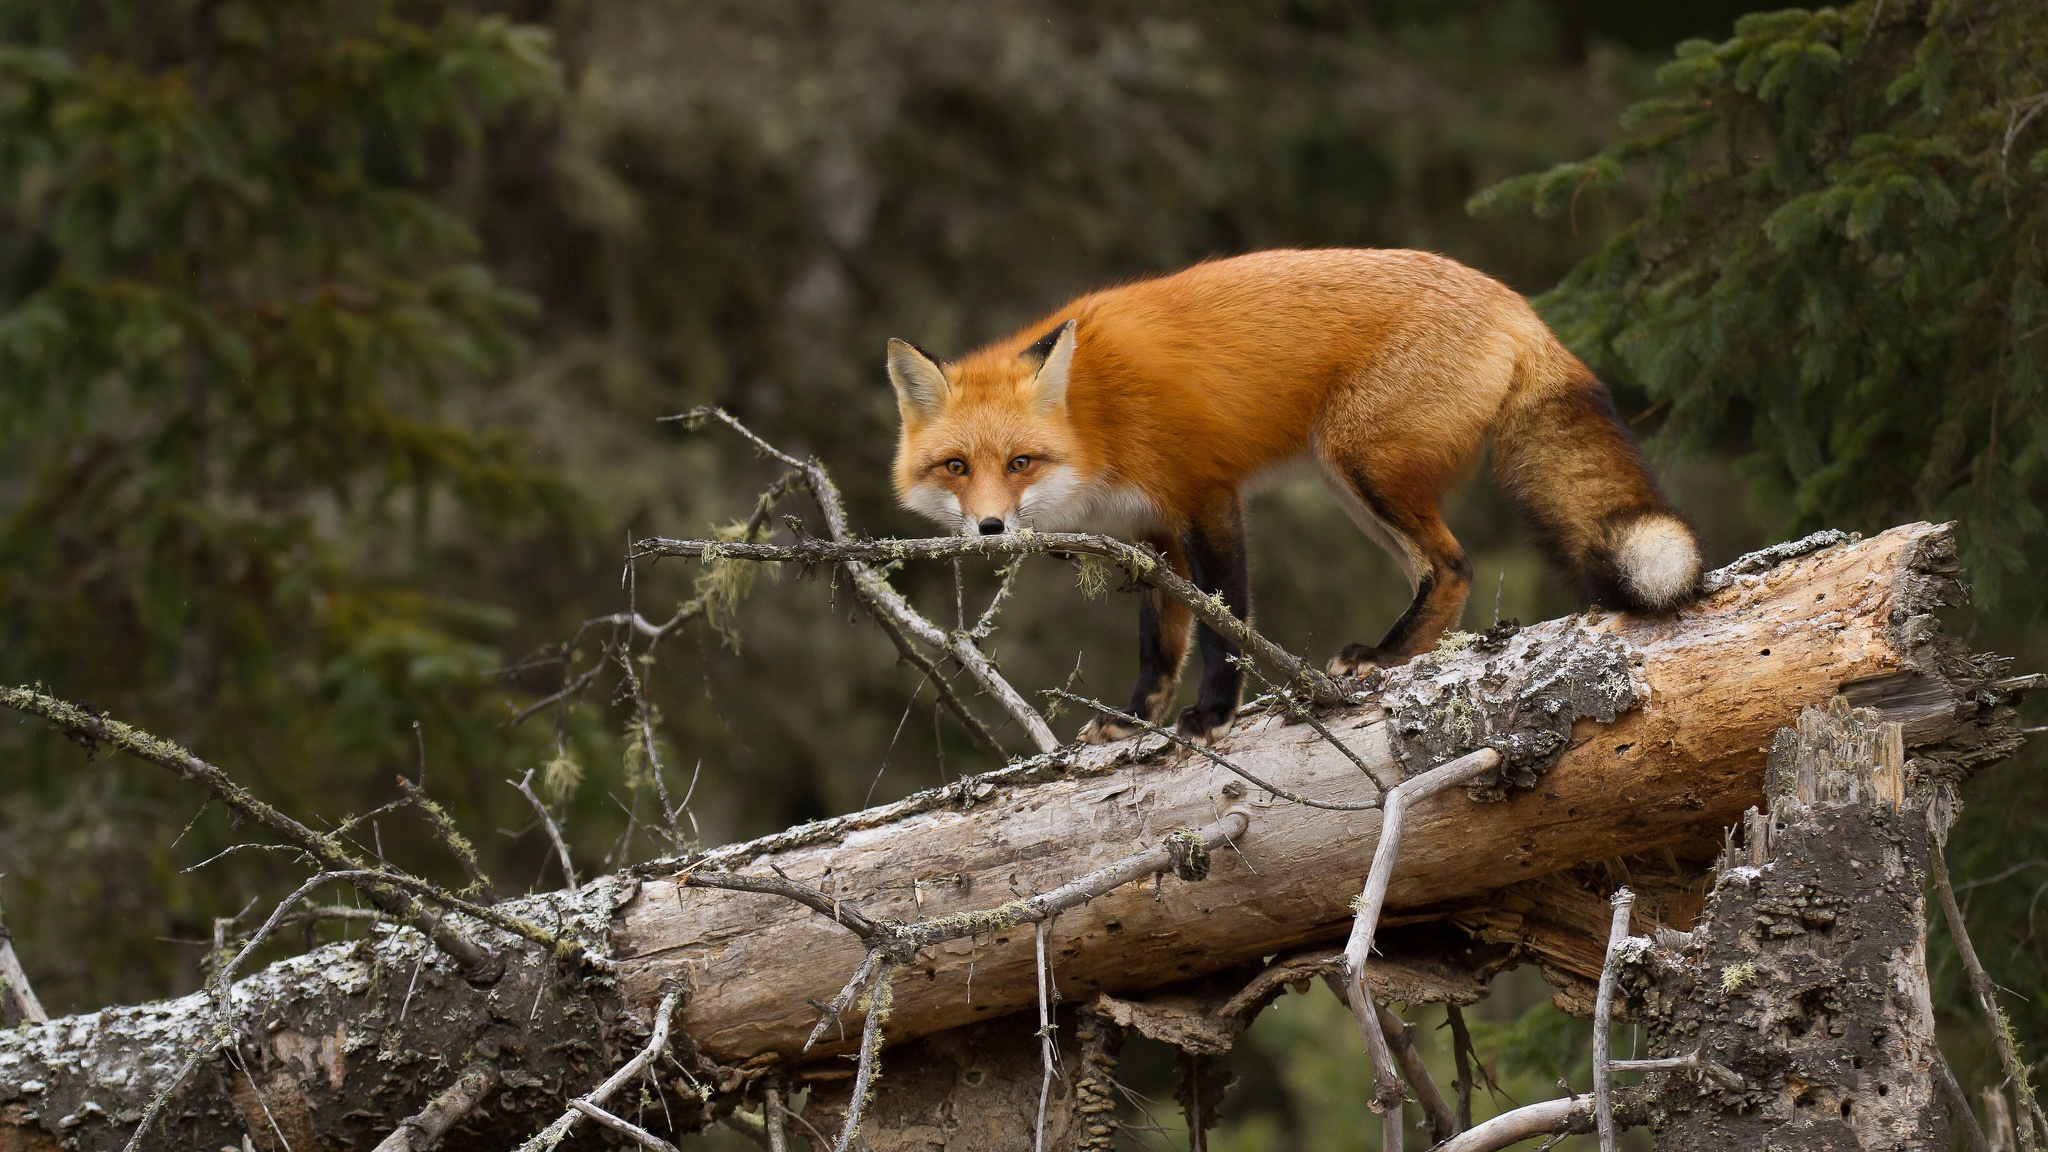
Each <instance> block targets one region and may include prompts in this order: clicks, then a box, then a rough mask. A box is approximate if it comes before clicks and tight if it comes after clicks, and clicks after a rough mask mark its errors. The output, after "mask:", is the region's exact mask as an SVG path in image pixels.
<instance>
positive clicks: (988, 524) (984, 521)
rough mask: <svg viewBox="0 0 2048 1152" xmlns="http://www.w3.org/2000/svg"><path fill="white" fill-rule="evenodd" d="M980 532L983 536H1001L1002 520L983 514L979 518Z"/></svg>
mask: <svg viewBox="0 0 2048 1152" xmlns="http://www.w3.org/2000/svg"><path fill="white" fill-rule="evenodd" d="M981 534H982V535H983V536H1001V535H1002V534H1003V522H1002V521H1001V520H998V519H996V518H995V517H993V516H983V517H982V518H981Z"/></svg>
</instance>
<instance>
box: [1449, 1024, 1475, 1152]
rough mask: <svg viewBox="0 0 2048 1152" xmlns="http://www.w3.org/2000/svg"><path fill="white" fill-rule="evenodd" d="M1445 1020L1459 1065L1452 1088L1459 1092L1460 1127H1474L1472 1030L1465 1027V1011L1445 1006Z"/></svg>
mask: <svg viewBox="0 0 2048 1152" xmlns="http://www.w3.org/2000/svg"><path fill="white" fill-rule="evenodd" d="M1444 1018H1445V1021H1446V1022H1447V1023H1449V1024H1450V1026H1451V1058H1452V1059H1453V1060H1454V1061H1455V1062H1456V1063H1457V1066H1458V1078H1457V1079H1456V1080H1455V1081H1452V1084H1451V1086H1452V1087H1453V1088H1455V1089H1457V1092H1458V1126H1459V1127H1460V1128H1470V1127H1471V1126H1472V1065H1473V1064H1475V1063H1477V1060H1476V1059H1475V1057H1476V1055H1477V1054H1476V1053H1475V1052H1474V1051H1473V1048H1472V1030H1471V1029H1469V1028H1467V1027H1465V1010H1464V1009H1462V1008H1460V1007H1458V1006H1457V1005H1456V1004H1445V1005H1444Z"/></svg>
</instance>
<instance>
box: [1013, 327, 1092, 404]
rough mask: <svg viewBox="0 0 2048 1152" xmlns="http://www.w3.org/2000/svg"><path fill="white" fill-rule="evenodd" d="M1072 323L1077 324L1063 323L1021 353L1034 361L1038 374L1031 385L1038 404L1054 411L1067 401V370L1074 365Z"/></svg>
mask: <svg viewBox="0 0 2048 1152" xmlns="http://www.w3.org/2000/svg"><path fill="white" fill-rule="evenodd" d="M1076 323H1078V321H1074V320H1069V321H1067V322H1066V323H1064V324H1062V325H1060V326H1059V327H1057V328H1055V329H1053V330H1052V331H1050V332H1047V333H1046V334H1045V335H1043V336H1041V337H1039V338H1038V343H1036V344H1033V345H1032V346H1031V347H1029V348H1026V349H1025V350H1024V353H1023V354H1024V356H1025V357H1026V358H1028V359H1034V360H1037V361H1038V375H1037V377H1035V378H1034V379H1033V380H1032V383H1031V386H1032V390H1033V391H1034V392H1036V393H1037V396H1038V402H1039V403H1040V404H1041V405H1043V406H1045V407H1047V408H1058V407H1060V406H1061V405H1063V404H1065V403H1066V402H1067V370H1068V368H1070V367H1071V366H1072V365H1073V362H1074V326H1075V324H1076Z"/></svg>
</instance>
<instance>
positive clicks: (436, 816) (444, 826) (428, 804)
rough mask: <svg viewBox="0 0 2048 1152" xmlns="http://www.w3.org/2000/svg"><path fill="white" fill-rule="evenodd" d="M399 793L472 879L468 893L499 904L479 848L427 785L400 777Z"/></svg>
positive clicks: (486, 902)
mask: <svg viewBox="0 0 2048 1152" xmlns="http://www.w3.org/2000/svg"><path fill="white" fill-rule="evenodd" d="M398 790H399V791H400V792H403V793H404V794H405V797H406V799H408V800H410V801H412V804H413V806H414V807H415V808H418V809H419V810H420V814H421V815H422V816H425V817H426V820H427V827H429V828H431V829H432V830H433V832H434V838H435V839H437V840H439V841H440V842H441V846H442V847H444V848H446V849H448V854H449V855H451V856H453V857H455V862H456V863H457V864H459V865H461V866H462V872H463V874H464V875H466V876H468V877H469V888H468V889H466V891H469V892H474V893H475V894H476V896H477V898H478V899H479V900H481V901H483V902H484V903H485V904H496V903H497V902H498V890H497V888H496V887H494V886H493V885H492V884H491V878H490V877H489V876H486V875H484V870H483V865H481V864H479V863H477V859H476V848H475V847H474V846H472V845H471V844H470V842H469V838H468V837H467V836H464V835H463V834H462V831H461V830H460V829H458V828H457V827H455V821H453V820H451V819H449V817H448V812H447V810H446V809H444V808H442V807H441V805H440V804H439V803H437V802H435V800H434V798H433V797H432V796H429V795H427V789H426V786H425V785H424V784H415V783H413V782H412V781H410V780H407V779H406V778H405V777H403V776H400V777H399V778H398Z"/></svg>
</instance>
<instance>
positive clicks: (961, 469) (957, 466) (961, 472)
mask: <svg viewBox="0 0 2048 1152" xmlns="http://www.w3.org/2000/svg"><path fill="white" fill-rule="evenodd" d="M939 467H941V468H944V469H945V470H946V472H947V473H948V474H949V475H953V476H965V475H967V461H965V460H962V459H961V458H959V457H958V456H955V457H953V458H952V459H951V460H948V461H946V462H945V463H944V464H941V465H939Z"/></svg>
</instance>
